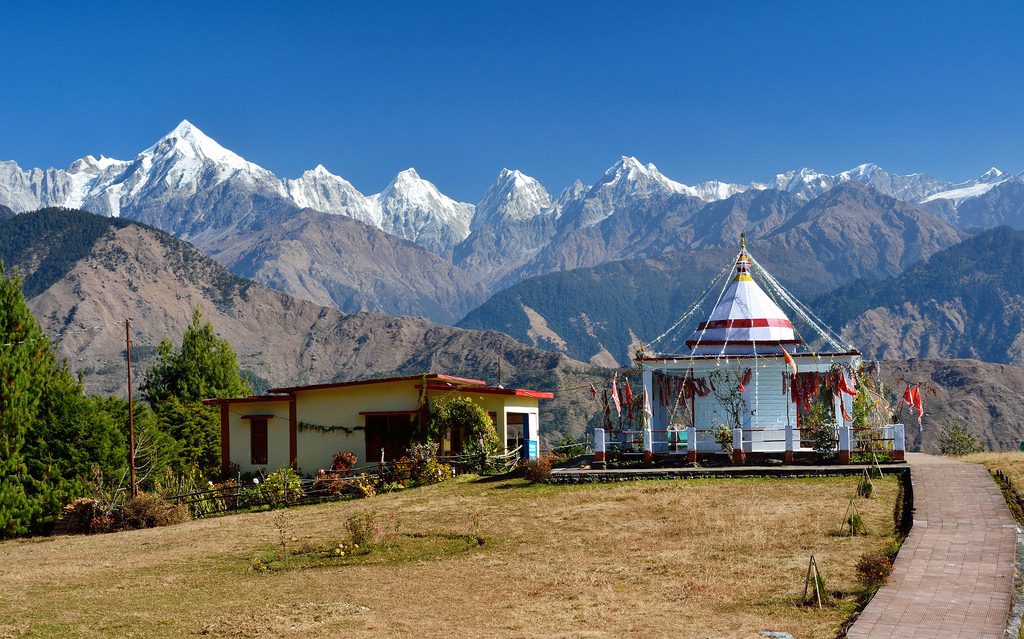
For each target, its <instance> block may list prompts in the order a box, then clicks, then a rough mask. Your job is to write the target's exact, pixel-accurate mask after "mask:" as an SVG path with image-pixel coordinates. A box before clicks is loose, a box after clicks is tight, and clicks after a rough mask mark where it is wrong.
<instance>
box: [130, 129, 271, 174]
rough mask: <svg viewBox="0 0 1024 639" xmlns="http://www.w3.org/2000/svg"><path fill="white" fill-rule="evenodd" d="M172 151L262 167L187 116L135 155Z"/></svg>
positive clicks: (232, 165)
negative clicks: (212, 136) (207, 132)
mask: <svg viewBox="0 0 1024 639" xmlns="http://www.w3.org/2000/svg"><path fill="white" fill-rule="evenodd" d="M172 155H176V156H178V157H179V158H181V159H186V160H197V161H200V162H203V161H209V162H210V163H212V164H215V165H217V166H218V168H222V169H224V168H226V169H232V170H235V171H265V169H263V168H262V167H260V166H258V165H256V164H253V163H252V162H249V161H247V160H245V159H244V158H243V157H241V156H240V155H238V154H237V153H234V152H233V151H229V150H228V149H225V148H224V147H223V146H221V145H220V144H219V143H218V142H217V141H216V140H214V139H213V138H211V137H210V136H208V135H206V134H205V133H203V132H202V131H201V130H200V129H199V127H197V126H195V125H194V124H192V123H191V122H189V121H188V120H182V121H181V123H180V124H178V126H176V127H174V129H173V130H172V131H171V132H170V133H168V134H167V135H165V136H163V137H162V138H160V139H159V140H157V141H156V144H154V145H153V146H151V147H149V148H148V149H146V150H144V151H143V152H142V153H140V154H139V155H138V157H139V158H142V157H145V156H152V157H155V158H159V157H169V156H172Z"/></svg>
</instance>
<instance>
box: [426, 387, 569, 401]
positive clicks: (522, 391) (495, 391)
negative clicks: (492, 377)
mask: <svg viewBox="0 0 1024 639" xmlns="http://www.w3.org/2000/svg"><path fill="white" fill-rule="evenodd" d="M427 390H428V391H432V390H445V391H446V390H452V388H451V387H450V386H445V385H443V384H427ZM460 390H461V389H460ZM465 391H466V392H467V393H483V394H485V395H515V396H516V397H534V398H536V399H554V398H555V394H554V393H549V392H548V391H537V390H530V389H528V388H498V387H497V386H473V387H471V388H466V389H465Z"/></svg>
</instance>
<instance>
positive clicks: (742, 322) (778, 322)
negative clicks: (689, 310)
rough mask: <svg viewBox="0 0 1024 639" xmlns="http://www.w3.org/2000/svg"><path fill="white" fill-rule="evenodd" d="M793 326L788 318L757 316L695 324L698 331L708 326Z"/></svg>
mask: <svg viewBox="0 0 1024 639" xmlns="http://www.w3.org/2000/svg"><path fill="white" fill-rule="evenodd" d="M769 326H771V327H775V328H793V322H790V321H789V320H788V319H785V318H779V319H774V318H773V319H769V318H758V319H724V320H711V321H709V322H701V323H700V325H698V326H697V330H698V331H703V330H705V329H708V328H765V327H769Z"/></svg>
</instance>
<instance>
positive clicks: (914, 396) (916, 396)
mask: <svg viewBox="0 0 1024 639" xmlns="http://www.w3.org/2000/svg"><path fill="white" fill-rule="evenodd" d="M911 400H912V402H911V403H912V404H913V406H914V408H916V409H917V417H918V419H920V418H921V417H923V416H924V404H922V403H921V387H920V386H918V385H917V384H915V385H914V390H913V392H912V393H911Z"/></svg>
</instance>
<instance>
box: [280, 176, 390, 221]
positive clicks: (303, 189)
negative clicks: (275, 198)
mask: <svg viewBox="0 0 1024 639" xmlns="http://www.w3.org/2000/svg"><path fill="white" fill-rule="evenodd" d="M284 188H285V192H286V194H287V196H288V198H289V199H291V200H292V201H293V202H295V204H296V206H299V207H302V208H310V209H314V210H316V211H322V212H324V213H333V214H336V215H346V216H348V217H351V218H353V219H356V220H359V221H360V222H365V223H366V224H369V225H370V226H376V227H378V228H380V226H381V218H380V209H379V208H378V207H376V206H375V205H374V204H373V203H372V202H371V201H370V199H369V198H367V197H366V196H365V195H363V194H362V193H360V192H359V190H358V189H357V188H356V187H354V186H352V183H351V182H349V181H348V180H346V179H345V178H343V177H341V176H338V175H334V174H333V173H331V172H330V171H328V170H327V167H325V166H324V165H323V164H317V165H316V166H315V167H313V168H312V169H308V170H306V171H304V172H303V173H302V175H300V176H299V177H297V178H296V179H294V180H285V181H284Z"/></svg>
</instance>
